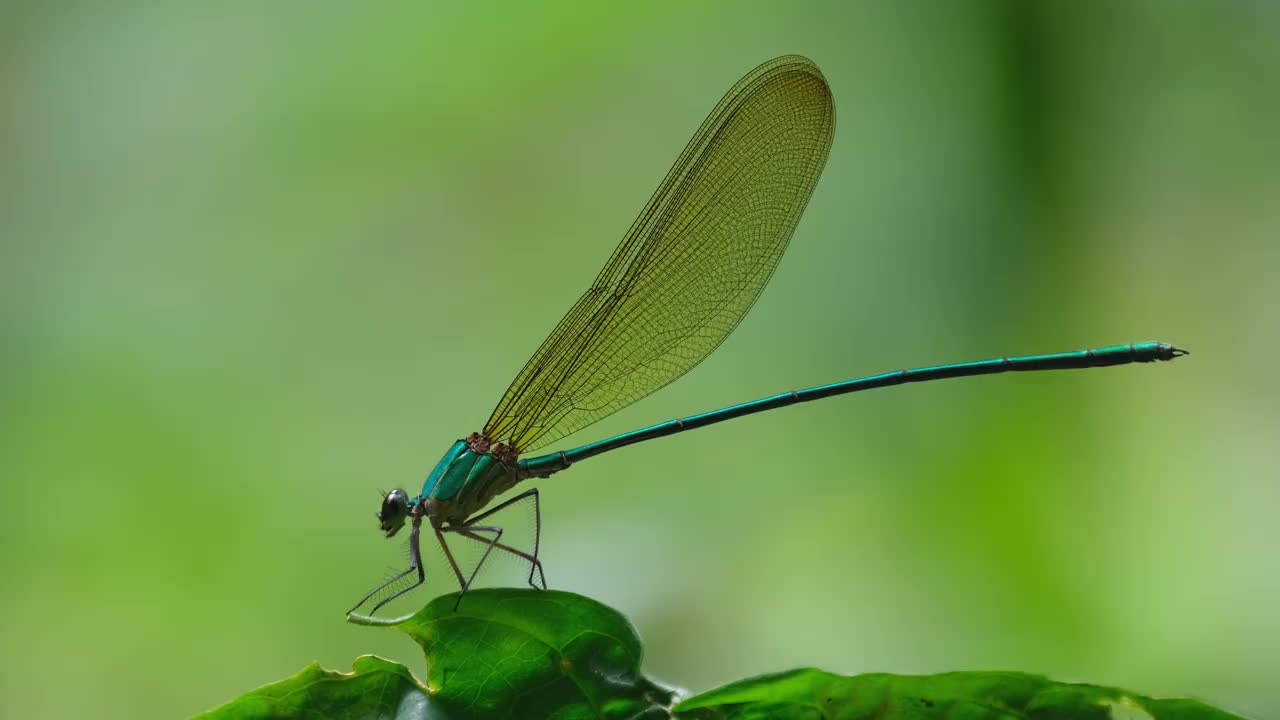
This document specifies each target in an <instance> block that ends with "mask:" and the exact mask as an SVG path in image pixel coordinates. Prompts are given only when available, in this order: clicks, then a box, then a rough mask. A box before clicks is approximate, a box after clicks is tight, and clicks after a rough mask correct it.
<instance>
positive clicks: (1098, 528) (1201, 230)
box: [0, 0, 1280, 718]
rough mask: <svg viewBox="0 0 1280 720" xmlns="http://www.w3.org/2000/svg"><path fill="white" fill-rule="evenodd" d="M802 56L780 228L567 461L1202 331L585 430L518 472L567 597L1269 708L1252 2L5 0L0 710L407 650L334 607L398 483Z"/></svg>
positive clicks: (93, 700)
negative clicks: (807, 61) (771, 257)
mask: <svg viewBox="0 0 1280 720" xmlns="http://www.w3.org/2000/svg"><path fill="white" fill-rule="evenodd" d="M792 52H794V53H803V54H806V55H808V56H810V57H812V58H813V59H814V60H815V61H816V62H817V63H818V64H819V65H820V66H821V67H822V68H823V70H824V71H825V73H826V74H827V76H828V78H829V80H830V83H831V86H832V88H833V89H834V93H835V97H836V104H837V113H838V117H837V128H836V143H835V146H834V149H833V152H832V154H831V158H830V161H829V163H828V166H827V170H826V173H825V175H824V177H823V178H822V181H821V183H820V185H819V187H818V189H817V192H816V194H815V195H814V198H813V201H812V203H811V204H810V206H809V209H808V212H807V214H806V215H805V217H804V219H803V221H802V222H801V224H800V227H799V230H798V232H797V234H796V236H795V239H794V241H793V243H792V246H791V249H790V251H789V253H788V256H787V257H786V259H785V260H784V261H783V263H782V265H781V268H780V270H779V271H778V273H777V275H776V276H775V277H774V279H773V281H772V283H771V286H770V287H769V289H768V290H767V291H766V292H765V293H764V295H763V297H762V299H761V302H760V303H759V304H758V305H757V306H756V309H755V310H754V311H753V312H752V314H751V315H750V316H749V317H748V319H747V320H746V321H745V322H744V323H743V325H742V326H741V327H740V328H739V329H738V331H737V332H736V333H735V334H734V336H733V337H732V338H730V339H729V341H728V342H726V343H725V344H724V346H722V347H721V349H720V350H719V351H718V352H717V353H716V354H715V355H714V356H712V357H711V358H710V359H709V360H708V361H707V362H706V363H705V364H704V365H703V366H701V367H700V368H698V369H697V370H696V371H695V372H693V373H691V374H690V375H688V376H686V377H685V378H683V379H682V380H680V381H678V382H677V383H676V384H675V385H673V386H671V387H669V388H667V389H666V390H664V391H663V392H661V393H659V394H657V395H655V396H653V397H651V398H649V399H647V400H645V401H642V402H641V403H639V404H638V405H636V406H633V407H631V408H629V409H627V410H626V411H624V412H622V413H619V414H618V415H616V416H614V417H612V418H610V419H609V420H607V421H605V422H602V423H600V424H598V425H596V426H594V427H592V428H590V429H589V430H587V431H584V432H582V433H580V434H579V435H577V436H575V437H573V438H571V439H570V440H571V441H574V442H573V443H572V444H577V442H586V441H589V440H592V439H597V438H600V437H604V436H605V435H606V434H609V433H612V432H615V431H622V430H626V429H631V428H634V427H638V426H640V425H644V424H648V423H651V422H655V421H659V420H664V419H667V418H670V417H673V416H676V415H682V414H690V413H693V412H696V411H701V410H707V409H712V408H716V407H719V406H722V405H725V404H729V403H732V402H737V401H742V400H747V399H751V398H755V397H759V396H762V395H765V394H769V393H773V392H778V391H782V390H787V389H790V388H793V387H803V386H807V385H814V384H820V383H825V382H830V381H835V380H840V379H845V378H849V377H854V376H858V375H863V374H869V373H873V372H881V371H886V370H893V369H897V368H901V367H904V366H916V365H924V364H933V363H940V362H949V361H959V360H967V359H976V358H983V357H990V356H993V355H1004V354H1019V353H1034V352H1050V351H1056V350H1066V349H1074V348H1078V347H1086V346H1092V345H1103V344H1110V343H1118V342H1129V341H1138V340H1148V339H1159V340H1165V341H1171V342H1175V343H1178V344H1180V345H1183V346H1185V347H1188V348H1190V349H1191V350H1192V351H1193V352H1194V354H1193V355H1192V356H1191V357H1189V358H1187V359H1185V360H1181V361H1179V362H1177V363H1173V364H1163V365H1158V366H1130V367H1124V368H1118V369H1110V370H1095V371H1088V372H1077V373H1050V374H1040V375H1020V376H1005V377H996V378H981V379H972V380H965V381H956V382H952V383H939V384H931V385H923V386H911V387H902V388H895V389H891V390H884V391H878V392H875V393H867V394H864V395H858V396H856V397H850V398H844V399H837V400H831V401H828V402H824V403H818V404H814V405H807V406H804V407H803V408H792V409H788V410H782V411H779V412H775V413H769V414H766V415H761V416H756V417H752V418H749V419H743V420H740V421H736V422H733V423H729V424H725V425H719V426H716V427H715V428H711V429H707V430H703V431H700V432H697V433H693V434H688V435H684V436H681V437H677V438H671V439H666V440H662V441H658V442H654V443H652V444H648V445H644V446H640V447H634V448H630V449H628V450H625V451H621V452H617V453H613V454H610V455H608V456H605V457H600V458H598V459H594V460H592V461H591V462H589V463H584V464H583V465H581V466H577V467H575V468H574V469H573V470H572V471H571V472H567V473H564V474H561V475H558V476H556V477H555V478H553V479H551V480H548V481H543V482H542V483H541V488H542V490H543V500H544V521H545V533H544V537H543V552H544V558H545V559H546V563H547V577H548V579H549V580H550V582H551V584H552V585H553V586H554V587H557V588H560V589H565V590H572V591H576V592H580V593H585V594H587V595H591V596H593V597H596V598H599V599H601V600H602V601H604V602H606V603H609V604H611V605H613V606H615V607H617V608H619V609H620V610H622V611H623V612H625V613H627V614H628V615H629V616H630V617H631V618H632V619H633V620H634V622H635V624H636V625H637V627H638V628H639V631H640V633H641V634H642V636H643V637H644V639H645V641H646V643H647V648H648V650H647V653H648V654H647V657H646V660H645V667H646V669H647V670H648V671H649V672H650V673H652V674H654V675H655V676H657V677H659V678H662V679H665V680H667V681H670V682H673V683H676V684H679V685H682V686H684V687H687V688H690V689H692V690H703V689H708V688H709V687H711V686H712V685H714V684H717V683H722V682H725V681H729V680H732V679H736V678H739V677H741V676H744V675H747V674H751V673H759V672H764V671H771V670H778V669H783V668H787V667H791V666H796V665H818V666H822V667H824V668H827V669H830V670H834V671H841V672H850V673H852V672H866V671H892V672H904V673H927V672H937V671H946V670H958V669H989V668H1002V669H1018V670H1026V671H1033V672H1043V673H1047V674H1050V675H1052V676H1053V677H1055V678H1060V679H1064V680H1080V681H1094V682H1099V683H1105V684H1116V685H1121V686H1126V687H1129V688H1132V689H1134V690H1137V691H1141V692H1146V693H1151V694H1157V695H1179V696H1181V695H1190V696H1196V697H1199V698H1202V699H1204V700H1207V701H1209V702H1212V703H1215V704H1218V705H1221V706H1224V707H1226V708H1229V709H1233V710H1236V711H1239V712H1244V713H1249V714H1252V715H1254V716H1256V717H1280V685H1278V684H1277V683H1276V682H1275V678H1276V669H1277V667H1280V613H1277V611H1276V607H1277V604H1278V603H1280V561H1278V560H1277V554H1276V550H1277V546H1278V543H1280V524H1278V523H1277V521H1276V513H1277V509H1278V508H1280V472H1278V471H1277V465H1278V461H1280V407H1277V400H1278V399H1280V395H1278V391H1280V381H1278V380H1277V374H1276V373H1275V372H1274V366H1275V358H1276V353H1277V352H1280V335H1278V333H1277V330H1278V329H1280V321H1278V320H1277V311H1280V273H1278V272H1277V267H1278V264H1277V262H1278V261H1280V246H1278V244H1277V243H1276V238H1277V232H1280V202H1278V201H1277V198H1280V140H1278V138H1280V134H1278V133H1277V127H1280V5H1278V4H1276V3H1273V2H1266V1H1263V0H1257V1H1253V2H1248V1H1236V2H1226V1H1221V0H1204V1H1200V2H1193V1H1190V0H1187V1H1182V0H1146V1H1141V2H1125V3H1112V2H1084V3H1076V2H1065V1H1063V2H1025V1H1022V0H1005V1H1001V2H970V3H944V2H910V3H893V2H887V3H846V2H830V3H821V2H798V1H796V2H787V3H776V4H775V3H757V2H732V3H710V2H708V3H683V2H654V3H636V4H632V5H621V4H610V3H596V2H582V3H576V4H562V3H556V4H546V5H535V4H528V5H510V6H507V5H497V4H485V3H457V2H453V3H440V2H405V3H391V4H376V3H375V4H367V3H359V4H357V3H334V4H321V3H294V4H286V3H275V4H263V3H257V2H231V3H200V2H192V3H186V2H163V3H162V2H137V1H124V0H122V1H120V2H111V3H91V2H84V3H22V2H19V3H14V2H12V1H11V2H8V3H5V4H4V5H3V7H2V8H0V151H2V152H0V158H2V159H0V241H2V242H3V245H2V252H3V256H2V262H0V279H2V283H0V299H2V300H3V305H2V309H0V342H2V343H3V345H2V346H0V362H2V363H3V368H2V369H3V372H2V373H0V429H2V432H0V512H2V518H0V542H2V544H3V548H2V552H0V572H2V577H3V580H0V637H2V638H3V648H4V653H3V657H0V715H2V716H4V717H15V718H16V717H37V716H40V717H58V716H62V717H87V716H93V717H100V718H126V717H128V718H134V717H155V718H166V717H184V716H187V715H190V714H192V713H196V712H198V711H201V710H204V709H206V708H209V707H212V706H214V705H217V704H219V703H221V702H223V701H226V700H228V699H230V698H232V697H233V696H235V695H237V694H239V693H240V692H242V691H245V690H248V689H249V688H252V687H254V686H257V685H259V684H262V683H264V682H268V681H273V680H276V679H280V678H283V677H285V676H287V675H289V674H291V673H293V672H295V671H296V670H298V669H299V668H301V667H302V666H303V665H304V664H306V663H308V662H311V661H312V660H319V661H320V662H321V663H322V664H324V665H325V666H326V667H331V668H338V669H346V668H349V667H350V663H351V661H352V659H353V658H355V657H356V656H357V655H358V654H361V653H365V652H376V653H379V654H382V655H385V656H389V657H392V658H395V659H399V660H401V661H404V662H407V663H408V664H410V666H411V667H413V668H414V669H415V670H416V671H419V672H421V670H422V659H421V655H420V653H419V652H418V650H417V648H416V646H414V645H413V644H412V643H411V642H410V641H409V640H407V639H406V638H404V637H401V636H399V635H398V634H396V633H390V632H381V631H377V630H372V629H369V628H360V627H354V626H350V625H347V624H344V622H343V611H345V610H346V608H347V607H348V606H349V605H350V604H351V603H352V602H353V601H354V599H355V598H357V597H358V596H359V595H360V593H361V592H363V591H364V590H365V589H366V588H367V587H369V586H370V585H371V584H372V583H373V582H374V581H375V580H377V579H378V578H379V577H380V575H381V573H382V572H383V569H384V567H386V566H387V565H390V564H395V563H397V562H399V557H400V552H401V547H400V545H399V542H398V541H397V542H388V541H386V540H385V539H383V538H382V537H381V535H380V534H379V533H378V532H377V530H376V528H375V525H376V521H375V520H374V519H373V517H372V514H373V512H374V511H375V510H376V509H377V506H378V497H377V494H376V491H377V490H378V489H386V488H388V487H394V486H397V485H399V486H404V487H408V488H410V489H414V488H416V487H418V486H419V485H420V483H421V479H422V477H423V476H424V474H425V473H426V472H427V470H429V469H430V467H431V465H432V464H433V463H434V462H435V461H436V459H437V458H438V457H439V455H440V453H441V452H443V451H444V449H445V448H446V447H447V446H448V445H449V443H450V442H452V440H453V439H455V438H457V437H460V436H462V435H463V434H465V433H468V432H470V431H472V430H475V429H477V428H478V427H479V426H480V425H481V424H482V423H483V421H484V420H485V418H486V417H487V416H488V413H489V411H490V409H491V408H492V406H493V404H494V403H495V402H496V401H497V399H498V397H499V395H500V394H501V392H502V391H503V389H504V388H505V387H506V385H507V382H508V381H509V380H510V378H511V377H512V376H513V375H514V374H515V372H516V371H517V370H518V369H519V367H520V366H521V365H522V364H523V362H524V360H525V359H526V357H527V356H528V354H529V353H531V352H532V351H533V349H534V348H535V347H536V346H537V344H538V342H539V341H540V340H541V338H542V336H543V334H544V333H545V332H547V331H548V330H550V329H551V328H552V327H553V326H554V324H555V323H556V321H557V320H558V319H559V317H560V315H561V314H562V313H563V311H564V310H565V309H566V308H567V307H568V306H569V304H570V303H571V302H572V301H573V300H574V299H576V297H577V296H578V294H579V293H580V292H581V291H582V290H583V289H584V288H585V287H586V285H587V284H588V283H589V281H590V279H591V278H592V277H593V276H594V274H595V271H596V269H597V268H598V266H599V264H600V263H601V262H602V261H603V260H604V258H606V257H607V256H608V254H609V252H610V251H611V249H612V247H613V244H614V243H615V242H616V241H617V240H618V239H619V238H620V237H621V235H622V233H623V232H624V231H625V229H626V228H627V227H628V225H629V224H630V222H631V220H632V219H633V217H634V214H635V213H636V212H637V211H638V210H639V209H640V207H641V206H642V205H643V203H644V202H645V200H646V199H647V198H648V196H649V194H650V192H652V190H653V189H654V188H655V187H656V185H657V182H658V180H659V179H660V178H661V177H662V175H663V173H665V172H666V170H667V168H668V166H669V164H670V163H671V162H672V161H673V160H674V158H675V156H676V154H677V153H678V152H679V150H680V149H681V148H682V147H683V145H684V143H685V141H686V140H687V139H688V137H689V136H690V135H691V134H692V132H693V130H694V129H695V128H696V127H697V125H698V123H699V122H700V121H701V120H702V118H703V116H704V115H705V113H706V112H707V111H708V110H709V109H710V108H711V106H712V105H713V104H714V103H715V102H716V100H717V99H718V98H719V97H720V95H721V93H723V92H724V91H725V90H726V89H727V88H728V87H729V86H730V85H731V84H732V83H733V82H734V81H735V80H737V79H738V77H740V76H741V75H742V74H743V73H745V72H746V71H748V70H749V69H751V68H752V67H754V66H755V65H756V64H758V63H760V62H762V61H764V60H767V59H769V58H771V57H773V56H776V55H780V54H784V53H792ZM564 446H566V447H568V446H571V444H566V445H564ZM431 569H432V571H433V572H436V573H442V572H444V571H443V568H441V567H440V566H439V565H436V566H434V567H433V568H431ZM495 573H496V574H492V575H491V576H489V577H488V581H489V582H491V583H510V584H519V583H520V582H521V578H520V576H519V571H518V569H512V568H507V569H505V570H502V569H499V570H497V571H495ZM437 577H439V576H437ZM433 588H434V589H432V590H431V591H430V592H427V593H421V594H419V595H418V596H417V597H416V598H414V600H413V601H412V602H410V603H409V604H408V606H401V608H400V609H412V606H413V605H414V604H418V603H422V602H425V601H426V600H427V599H428V598H429V597H430V595H431V593H432V592H444V591H446V590H447V589H448V588H447V587H446V586H443V585H435V586H433Z"/></svg>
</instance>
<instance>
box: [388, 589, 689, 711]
mask: <svg viewBox="0 0 1280 720" xmlns="http://www.w3.org/2000/svg"><path fill="white" fill-rule="evenodd" d="M456 600H457V596H456V595H445V596H442V597H438V598H436V599H435V600H432V601H431V602H430V603H428V604H427V606H426V607H424V608H423V609H422V610H420V611H418V612H417V613H416V614H414V615H413V616H411V617H408V618H405V619H403V620H400V621H397V622H395V623H394V626H395V627H398V628H399V629H400V630H403V631H404V632H406V633H408V634H409V636H410V637H412V638H413V639H414V640H415V641H417V643H418V644H419V645H421V646H422V649H423V651H424V652H425V653H426V655H427V687H428V688H430V692H431V693H432V694H433V697H434V699H435V700H436V701H437V702H439V703H441V704H443V705H446V706H448V707H449V708H450V709H455V710H458V711H462V712H466V713H474V714H477V715H479V716H482V717H495V718H539V717H557V718H649V717H653V718H665V717H668V716H669V715H668V713H667V711H666V708H667V707H669V706H670V704H671V701H672V691H671V690H669V689H667V688H663V687H661V686H659V685H657V684H656V683H653V682H651V681H649V680H647V679H645V678H644V677H643V676H642V675H641V674H640V658H641V656H642V654H643V651H642V649H641V646H640V638H639V637H638V636H637V635H636V631H635V628H634V627H632V626H631V623H630V622H628V621H627V619H626V618H625V617H623V616H622V615H621V614H619V613H618V612H617V611H616V610H614V609H612V608H609V607H606V606H604V605H602V604H600V603H598V602H596V601H595V600H592V599H590V598H585V597H582V596H581V595H574V594H572V593H566V592H557V591H554V590H544V591H536V590H510V589H493V590H488V589H486V590H474V591H471V592H468V593H467V595H466V598H465V599H464V600H463V602H462V604H461V606H460V607H459V608H458V610H457V611H455V610H454V603H455V601H456Z"/></svg>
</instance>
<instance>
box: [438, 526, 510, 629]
mask: <svg viewBox="0 0 1280 720" xmlns="http://www.w3.org/2000/svg"><path fill="white" fill-rule="evenodd" d="M464 527H465V529H467V530H470V531H471V532H486V533H493V539H492V540H483V542H484V543H485V549H484V554H483V555H481V556H480V562H478V563H476V567H475V569H474V570H472V571H471V577H469V578H467V582H466V584H464V585H463V586H462V592H460V593H458V601H457V602H456V603H454V604H453V609H454V610H455V611H456V610H457V609H458V606H459V605H461V604H462V596H463V595H465V594H466V593H467V589H468V588H470V587H471V583H473V582H475V579H476V574H477V573H479V572H480V567H481V566H482V565H484V561H485V560H488V559H489V553H491V552H493V546H494V545H496V544H497V543H498V540H499V539H501V538H502V528H500V527H493V526H492V525H466V526H457V527H446V528H443V530H442V532H459V531H461V530H462V529H463V528H464Z"/></svg>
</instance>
